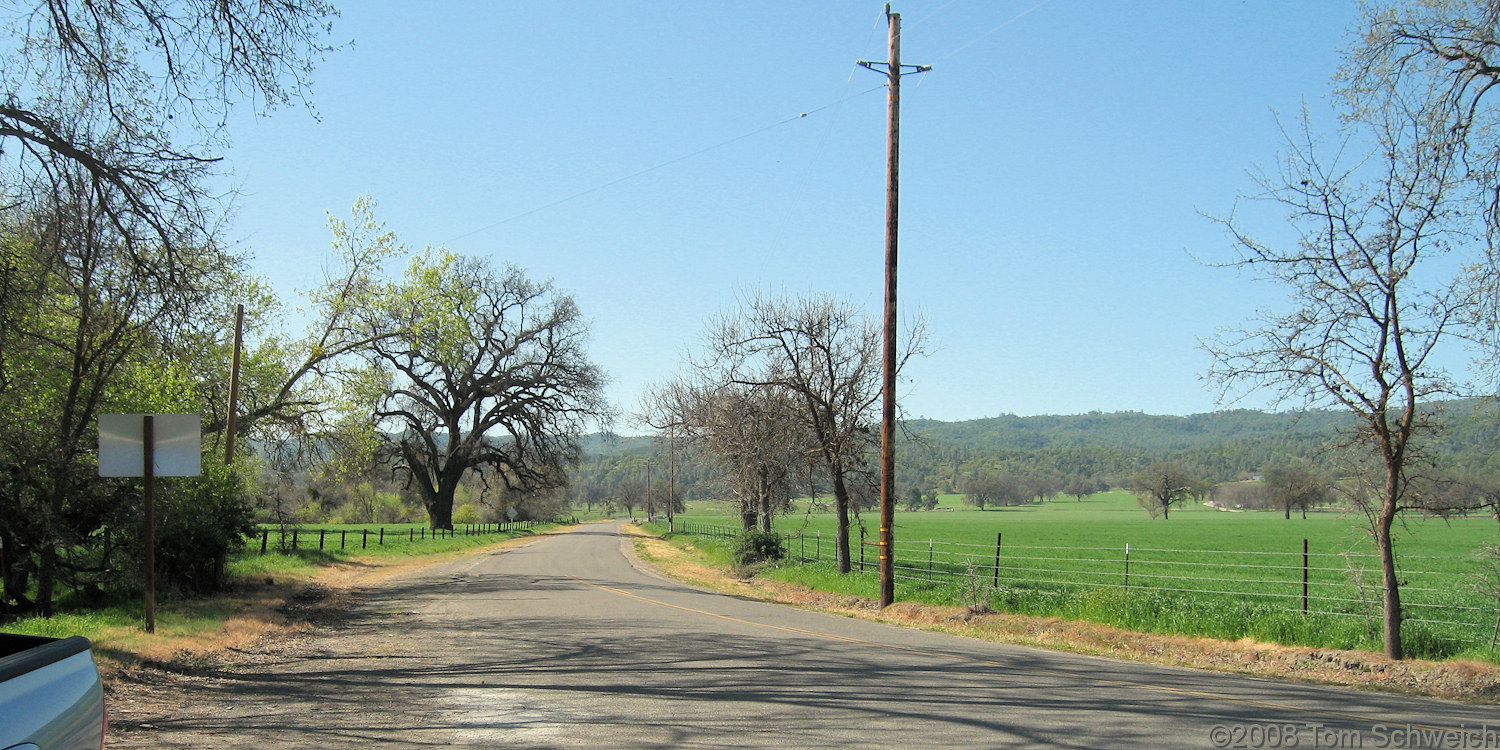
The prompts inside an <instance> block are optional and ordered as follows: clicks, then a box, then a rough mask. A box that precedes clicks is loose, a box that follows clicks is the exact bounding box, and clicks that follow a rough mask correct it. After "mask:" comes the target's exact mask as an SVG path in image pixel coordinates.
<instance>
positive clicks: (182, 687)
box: [94, 532, 551, 747]
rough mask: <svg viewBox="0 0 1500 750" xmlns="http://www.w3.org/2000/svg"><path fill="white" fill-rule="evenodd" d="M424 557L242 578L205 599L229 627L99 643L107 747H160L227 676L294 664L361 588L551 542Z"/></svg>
mask: <svg viewBox="0 0 1500 750" xmlns="http://www.w3.org/2000/svg"><path fill="white" fill-rule="evenodd" d="M548 533H551V532H546V533H542V534H538V535H537V536H532V537H521V538H513V539H506V540H504V541H500V542H497V543H495V544H491V545H485V546H482V547H474V548H470V549H465V550H458V551H454V552H446V553H442V554H435V555H423V556H419V557H373V556H372V557H366V558H351V559H349V560H342V561H338V562H334V563H331V564H329V565H326V566H324V567H321V568H319V569H317V570H316V571H315V572H314V573H312V574H311V575H310V576H309V575H302V576H281V577H277V578H261V579H256V580H250V579H242V580H237V581H235V582H234V583H235V588H234V590H233V591H231V592H229V593H226V594H223V595H220V596H216V597H213V598H212V599H210V600H205V601H204V602H203V604H204V606H214V607H220V608H229V609H232V610H234V611H235V613H234V614H233V615H231V616H230V617H229V618H228V619H226V620H225V622H224V625H223V627H222V628H217V629H212V630H210V631H208V632H197V633H194V634H191V635H174V634H172V633H171V632H170V629H169V628H160V627H159V632H158V634H156V635H146V634H144V633H140V632H139V631H136V632H132V633H128V634H123V635H120V636H116V637H110V636H106V637H103V638H98V639H96V645H95V650H94V651H95V661H96V662H97V663H98V665H99V672H100V675H101V676H102V677H103V680H104V690H105V698H106V701H107V703H108V706H109V717H110V725H109V736H108V737H107V739H108V744H109V746H110V747H116V746H121V747H154V746H155V745H153V744H152V742H153V741H154V740H153V739H152V737H153V734H152V730H154V729H155V728H156V727H157V725H159V724H161V723H162V722H164V721H170V719H168V718H167V717H178V716H183V715H186V714H189V713H191V711H189V710H185V709H188V708H194V709H201V708H202V706H201V704H202V703H203V702H204V700H205V696H206V695H213V694H214V692H213V691H214V690H215V689H216V688H218V687H220V686H221V684H222V683H223V681H224V679H223V678H224V676H225V675H226V674H229V673H233V672H235V671H237V670H240V669H244V668H247V667H251V666H253V665H256V664H264V663H270V662H276V661H280V660H285V659H288V658H292V657H295V656H296V655H297V654H299V653H301V652H302V651H305V650H307V648H308V642H309V641H310V640H312V639H316V638H317V637H318V636H319V634H320V633H323V632H326V631H327V630H328V629H329V628H332V627H336V626H338V625H339V624H340V623H342V622H344V621H345V620H346V619H347V618H348V617H349V615H350V613H351V611H352V609H353V607H352V606H351V605H352V603H353V601H354V599H355V597H356V596H357V595H358V593H359V592H360V591H364V590H368V589H370V588H372V587H375V586H378V585H380V584H382V583H384V582H387V581H391V580H393V579H396V578H400V577H402V576H409V575H413V574H416V573H419V572H421V571H424V570H427V569H429V568H432V567H435V566H438V565H442V564H443V563H446V562H450V561H452V560H455V559H458V558H461V557H467V556H472V555H482V554H488V553H492V552H494V551H496V550H500V549H504V548H506V547H514V546H519V545H525V544H530V543H532V542H535V541H537V540H538V539H541V538H544V537H545V536H547V535H548Z"/></svg>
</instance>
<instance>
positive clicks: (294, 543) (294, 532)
mask: <svg viewBox="0 0 1500 750" xmlns="http://www.w3.org/2000/svg"><path fill="white" fill-rule="evenodd" d="M297 532H298V529H292V551H293V552H296V551H297Z"/></svg>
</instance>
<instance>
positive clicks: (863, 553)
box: [859, 525, 865, 573]
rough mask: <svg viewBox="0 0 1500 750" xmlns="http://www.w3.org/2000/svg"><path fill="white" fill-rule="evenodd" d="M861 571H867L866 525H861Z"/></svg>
mask: <svg viewBox="0 0 1500 750" xmlns="http://www.w3.org/2000/svg"><path fill="white" fill-rule="evenodd" d="M859 572H861V573H863V572H865V527H864V526H863V525H861V526H860V527H859Z"/></svg>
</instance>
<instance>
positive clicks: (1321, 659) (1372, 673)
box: [622, 524, 1500, 704]
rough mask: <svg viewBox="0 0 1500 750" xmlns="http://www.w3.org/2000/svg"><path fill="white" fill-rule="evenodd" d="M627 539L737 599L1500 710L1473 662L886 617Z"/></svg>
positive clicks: (634, 550)
mask: <svg viewBox="0 0 1500 750" xmlns="http://www.w3.org/2000/svg"><path fill="white" fill-rule="evenodd" d="M622 530H623V533H625V534H627V535H629V537H628V538H629V540H630V542H631V544H630V545H628V546H629V548H630V549H629V550H628V551H627V558H628V559H630V561H631V564H632V565H635V566H636V567H637V568H638V569H641V570H642V571H643V572H646V573H648V574H650V575H656V576H663V577H667V578H670V579H672V580H675V581H678V582H680V583H684V584H687V585H690V586H693V587H695V588H701V589H706V590H710V591H716V592H720V593H725V594H732V595H735V596H742V597H748V598H753V599H759V600H761V601H766V602H772V603H777V604H784V605H788V606H793V607H800V608H804V609H812V610H817V611H820V612H825V613H829V614H835V615H841V616H845V617H857V618H861V619H865V620H871V621H875V622H882V623H886V624H890V625H899V626H902V627H912V628H920V629H923V630H931V631H935V632H941V633H947V634H950V635H958V636H963V637H967V638H976V639H980V640H985V641H991V642H995V643H1009V644H1015V645H1023V646H1033V647H1039V648H1045V649H1051V650H1056V651H1066V652H1070V653H1077V654H1086V655H1090V656H1104V657H1110V658H1115V659H1123V660H1127V661H1135V662H1143V663H1149V664H1160V665H1167V666H1175V667H1188V668H1193V669H1206V670H1212V671H1217V672H1228V673H1235V674H1244V675H1252V676H1256V677H1267V678H1273V679H1284V680H1294V681H1300V682H1311V683H1317V684H1324V685H1336V686H1341V687H1350V688H1357V689H1362V690H1370V691H1379V692H1393V693H1401V694H1407V695H1419V696H1425V697H1431V698H1444V699H1449V700H1460V701H1465V702H1469V703H1479V704H1500V667H1496V666H1495V665H1490V664H1483V663H1478V662H1471V661H1450V662H1431V661H1422V660H1406V661H1400V662H1397V661H1392V660H1390V659H1387V658H1385V657H1384V656H1383V655H1381V654H1377V653H1374V652H1368V651H1337V650H1333V649H1313V648H1305V647H1292V646H1282V645H1278V644H1269V643H1261V642H1257V641H1252V640H1249V639H1244V640H1240V641H1222V640H1214V639H1210V638H1193V637H1187V636H1171V635H1156V634H1150V633H1136V632H1131V631H1125V630H1120V629H1117V628H1111V627H1108V626H1104V625H1096V624H1092V623H1082V622H1070V621H1065V620H1058V619H1054V618H1040V617H1025V616H1021V615H1012V614H1003V613H987V614H973V613H970V612H967V611H966V610H964V609H963V608H960V607H938V606H931V605H923V604H916V603H912V602H897V603H896V604H894V605H892V606H891V607H889V608H887V609H885V610H881V609H880V608H879V607H878V606H877V603H876V602H874V601H873V600H869V599H864V598H861V597H856V596H849V595H843V594H830V593H826V592H820V591H816V590H813V589H810V588H807V587H805V586H798V585H794V584H788V583H782V582H779V581H771V580H767V579H765V578H758V577H753V576H752V577H743V576H740V575H736V573H735V572H734V571H732V570H728V569H725V568H722V567H719V566H716V565H714V564H713V563H712V562H710V561H709V560H707V559H706V558H705V557H704V556H703V555H702V554H701V553H698V552H696V550H695V549H694V548H693V546H692V545H691V543H690V542H689V543H682V542H676V541H667V540H664V539H662V538H661V537H658V536H655V535H652V534H650V533H649V532H647V531H645V530H644V529H642V528H641V527H639V526H636V525H629V524H627V525H624V526H622Z"/></svg>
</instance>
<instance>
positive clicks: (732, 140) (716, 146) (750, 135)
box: [441, 84, 885, 245]
mask: <svg viewBox="0 0 1500 750" xmlns="http://www.w3.org/2000/svg"><path fill="white" fill-rule="evenodd" d="M884 88H885V84H881V85H879V86H876V87H874V88H870V89H866V90H864V91H861V92H859V93H858V94H854V95H852V96H846V97H843V98H841V99H839V100H838V101H834V102H829V103H828V104H824V105H823V106H821V107H817V108H814V109H809V110H807V111H806V112H802V113H799V114H796V115H793V116H791V117H788V118H786V119H784V120H778V121H776V122H773V123H771V124H770V125H766V126H765V127H761V128H757V129H755V130H752V131H750V132H748V133H745V134H743V135H737V136H735V137H733V138H730V139H728V140H724V141H720V142H719V143H715V144H714V145H712V146H707V147H705V148H701V149H698V150H697V151H694V152H692V153H688V154H683V155H682V156H678V157H676V158H673V159H668V160H667V161H664V162H660V163H658V164H655V165H653V166H650V167H647V168H645V169H642V170H639V171H636V172H631V173H630V174H628V175H625V176H624V177H619V178H616V179H613V180H610V181H609V182H606V183H603V184H600V185H595V186H594V187H591V188H589V189H587V190H581V191H579V192H577V193H573V194H572V195H569V196H567V197H566V198H560V199H558V200H555V201H553V202H551V203H548V204H545V205H542V206H538V207H536V208H533V209H530V210H528V211H523V212H521V213H518V214H515V215H513V216H509V217H506V218H504V219H501V220H499V221H497V222H494V223H493V224H486V225H485V226H482V227H480V228H478V229H475V230H473V231H471V232H467V233H465V234H461V235H458V236H457V237H451V238H449V239H447V240H444V241H443V242H442V243H441V244H444V245H447V244H449V243H451V242H457V241H458V240H462V239H467V238H469V237H473V236H474V235H476V234H480V233H481V232H487V231H489V230H491V229H494V228H495V227H498V226H500V225H502V224H509V223H510V222H512V221H516V220H518V219H524V218H526V217H528V216H531V215H533V214H538V213H541V212H543V211H546V210H547V209H550V208H556V207H557V206H560V205H562V204H564V203H567V202H569V201H574V200H577V199H579V198H582V197H584V196H585V195H591V194H593V193H597V192H599V191H600V190H605V189H607V188H611V187H614V186H615V185H618V184H620V183H622V182H628V181H630V180H633V179H635V178H637V177H641V176H642V175H647V174H650V173H652V172H655V171H657V170H658V169H663V168H666V167H670V166H672V165H673V164H677V163H678V162H683V161H687V160H688V159H692V158H693V157H696V156H702V155H703V154H706V153H708V152H710V151H713V150H715V149H720V148H723V147H725V146H728V145H730V144H732V143H738V142H739V141H743V140H745V139H746V138H753V137H754V136H757V135H760V134H761V133H764V132H766V131H767V130H772V129H774V128H778V127H781V126H782V125H786V124H788V123H792V122H796V121H798V120H801V119H804V118H806V117H807V116H809V115H815V114H817V113H819V112H822V111H824V110H827V109H832V108H834V107H837V106H838V105H840V104H843V103H844V102H847V101H849V100H851V99H858V98H859V97H861V96H864V95H866V94H870V93H874V92H876V91H880V90H882V89H884Z"/></svg>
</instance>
